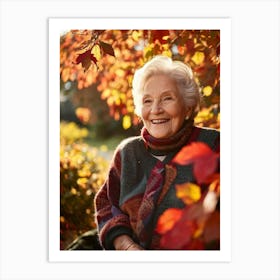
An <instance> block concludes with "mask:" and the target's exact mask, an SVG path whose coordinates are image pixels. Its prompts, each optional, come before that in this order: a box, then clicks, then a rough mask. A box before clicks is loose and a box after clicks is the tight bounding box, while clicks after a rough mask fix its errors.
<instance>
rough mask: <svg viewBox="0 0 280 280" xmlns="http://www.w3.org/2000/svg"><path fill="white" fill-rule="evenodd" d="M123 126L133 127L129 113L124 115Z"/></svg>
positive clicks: (125, 127) (126, 127)
mask: <svg viewBox="0 0 280 280" xmlns="http://www.w3.org/2000/svg"><path fill="white" fill-rule="evenodd" d="M122 126H123V128H124V129H125V130H126V129H129V128H130V127H131V118H130V116H128V115H125V116H123V121H122Z"/></svg>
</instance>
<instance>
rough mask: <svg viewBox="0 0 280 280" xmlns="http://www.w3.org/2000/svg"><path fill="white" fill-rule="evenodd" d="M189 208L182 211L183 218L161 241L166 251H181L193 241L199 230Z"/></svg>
mask: <svg viewBox="0 0 280 280" xmlns="http://www.w3.org/2000/svg"><path fill="white" fill-rule="evenodd" d="M191 216H192V215H190V213H189V211H188V208H184V209H183V210H182V214H181V217H180V219H179V220H178V221H176V222H175V223H174V226H173V227H172V228H171V229H170V230H168V231H167V232H165V233H164V234H163V235H162V237H161V239H160V246H161V247H162V248H164V249H173V250H180V249H182V248H184V247H185V246H186V245H187V244H188V243H189V242H190V241H191V239H192V236H193V234H194V232H195V231H196V229H197V224H196V222H195V221H194V219H192V217H191Z"/></svg>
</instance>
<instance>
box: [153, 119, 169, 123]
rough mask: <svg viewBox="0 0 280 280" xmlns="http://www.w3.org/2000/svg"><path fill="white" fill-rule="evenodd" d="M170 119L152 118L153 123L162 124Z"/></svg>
mask: <svg viewBox="0 0 280 280" xmlns="http://www.w3.org/2000/svg"><path fill="white" fill-rule="evenodd" d="M168 121H169V119H158V120H151V123H152V124H162V123H166V122H168Z"/></svg>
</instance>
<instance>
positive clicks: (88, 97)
mask: <svg viewBox="0 0 280 280" xmlns="http://www.w3.org/2000/svg"><path fill="white" fill-rule="evenodd" d="M158 54H163V55H166V56H169V57H172V58H173V59H176V60H180V61H183V62H185V63H187V64H189V65H190V66H191V68H192V69H193V72H194V75H195V79H196V81H197V83H198V85H199V87H200V90H201V94H202V95H203V98H204V102H203V104H202V107H201V110H200V112H199V113H198V115H197V117H196V118H195V124H196V125H197V126H204V127H213V128H216V129H220V31H219V30H69V31H65V32H63V33H62V34H61V37H60V249H61V250H65V249H66V248H67V246H68V245H69V244H70V243H71V242H72V241H73V240H74V239H76V238H77V237H78V236H80V235H81V234H83V233H85V232H87V231H89V230H92V229H94V228H96V225H95V223H94V208H93V199H94V196H95V194H96V192H97V190H98V189H99V188H100V187H101V186H102V184H103V182H104V180H105V178H106V174H107V171H108V167H109V164H110V160H111V158H112V155H113V152H114V149H115V148H116V146H117V145H118V144H119V142H120V141H121V140H122V139H124V138H127V137H129V136H134V135H139V133H140V129H141V127H142V124H141V122H140V121H139V118H138V117H137V116H136V115H135V114H134V105H133V100H132V92H131V83H132V79H133V75H134V72H135V70H136V69H138V68H139V67H141V66H142V65H143V64H144V63H146V62H147V61H149V60H150V59H151V58H152V57H154V56H155V55H158ZM225 94H226V93H225Z"/></svg>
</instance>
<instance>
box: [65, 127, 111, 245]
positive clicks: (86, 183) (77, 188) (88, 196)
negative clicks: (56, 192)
mask: <svg viewBox="0 0 280 280" xmlns="http://www.w3.org/2000/svg"><path fill="white" fill-rule="evenodd" d="M87 135H88V131H87V129H86V128H79V127H78V126H77V125H76V124H75V123H65V122H62V123H61V125H60V240H61V246H60V249H62V250H63V249H65V248H66V247H67V245H68V244H69V243H71V242H72V241H73V240H74V239H75V238H77V237H78V236H79V235H81V234H82V233H84V232H86V231H88V230H92V229H94V228H96V225H95V223H94V207H93V199H94V196H95V194H96V192H97V190H98V189H99V188H100V186H101V185H102V184H103V182H104V180H105V176H106V172H107V169H108V162H107V161H106V160H105V159H104V158H102V157H101V156H99V155H98V149H96V148H93V147H91V146H89V145H87V144H86V143H84V142H83V138H85V137H86V136H87Z"/></svg>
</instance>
